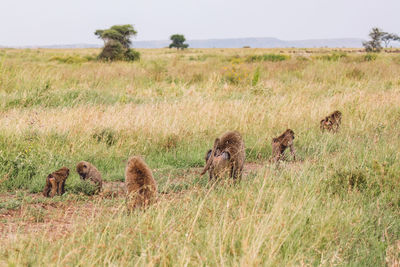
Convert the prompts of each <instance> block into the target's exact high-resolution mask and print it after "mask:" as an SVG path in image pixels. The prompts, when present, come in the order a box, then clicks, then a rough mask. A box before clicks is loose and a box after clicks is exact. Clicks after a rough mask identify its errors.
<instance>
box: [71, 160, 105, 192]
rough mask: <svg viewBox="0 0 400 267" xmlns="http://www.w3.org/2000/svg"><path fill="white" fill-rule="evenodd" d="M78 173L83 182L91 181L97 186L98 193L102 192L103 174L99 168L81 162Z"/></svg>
mask: <svg viewBox="0 0 400 267" xmlns="http://www.w3.org/2000/svg"><path fill="white" fill-rule="evenodd" d="M76 172H77V173H78V174H79V176H80V177H81V179H82V180H86V179H89V180H90V181H92V182H93V183H94V184H95V186H96V192H97V193H98V192H100V191H101V188H102V184H103V180H102V179H101V173H100V172H99V171H98V170H97V168H96V167H95V166H94V165H92V164H91V163H89V162H87V161H81V162H79V163H78V164H77V165H76Z"/></svg>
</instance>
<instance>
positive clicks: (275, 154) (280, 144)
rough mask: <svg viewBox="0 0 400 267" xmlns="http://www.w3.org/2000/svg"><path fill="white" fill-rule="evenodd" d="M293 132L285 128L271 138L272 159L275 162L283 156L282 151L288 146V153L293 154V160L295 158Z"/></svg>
mask: <svg viewBox="0 0 400 267" xmlns="http://www.w3.org/2000/svg"><path fill="white" fill-rule="evenodd" d="M293 140H294V132H293V131H292V130H291V129H287V130H286V131H285V132H284V133H283V134H281V135H280V136H278V137H276V138H273V139H272V160H273V161H275V162H277V161H279V160H282V159H283V158H284V154H283V153H284V152H285V150H286V148H288V147H289V148H290V153H291V154H292V156H293V160H296V151H295V149H294V145H293Z"/></svg>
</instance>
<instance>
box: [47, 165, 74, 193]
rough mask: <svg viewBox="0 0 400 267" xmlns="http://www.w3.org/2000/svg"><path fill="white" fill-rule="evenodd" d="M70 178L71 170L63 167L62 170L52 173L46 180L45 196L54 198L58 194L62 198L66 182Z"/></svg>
mask: <svg viewBox="0 0 400 267" xmlns="http://www.w3.org/2000/svg"><path fill="white" fill-rule="evenodd" d="M68 176H69V169H68V168H67V167H62V168H61V169H59V170H57V171H55V172H52V173H50V174H49V175H48V176H47V178H46V185H45V187H44V189H43V196H45V197H54V196H55V195H56V194H58V195H59V196H61V195H62V194H64V192H65V189H64V186H65V180H67V178H68Z"/></svg>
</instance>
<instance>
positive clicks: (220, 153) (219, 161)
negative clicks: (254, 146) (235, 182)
mask: <svg viewBox="0 0 400 267" xmlns="http://www.w3.org/2000/svg"><path fill="white" fill-rule="evenodd" d="M245 158H246V153H245V147H244V142H243V138H242V136H241V135H240V133H238V132H236V131H233V132H227V133H225V134H224V135H222V136H221V137H220V138H216V139H215V141H214V146H213V148H212V149H210V150H208V152H207V153H206V157H205V160H206V165H205V167H204V169H203V171H202V172H201V175H203V174H205V173H206V172H207V171H208V173H209V175H210V180H212V179H213V178H219V177H222V176H223V175H224V174H225V173H229V176H230V177H231V178H233V179H237V178H239V179H240V178H241V177H242V173H243V166H244V161H245Z"/></svg>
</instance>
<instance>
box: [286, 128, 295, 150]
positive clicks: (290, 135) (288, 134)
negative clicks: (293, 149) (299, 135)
mask: <svg viewBox="0 0 400 267" xmlns="http://www.w3.org/2000/svg"><path fill="white" fill-rule="evenodd" d="M284 140H285V145H286V146H290V145H292V144H293V140H294V132H293V130H291V129H287V130H286V131H285V138H284Z"/></svg>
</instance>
